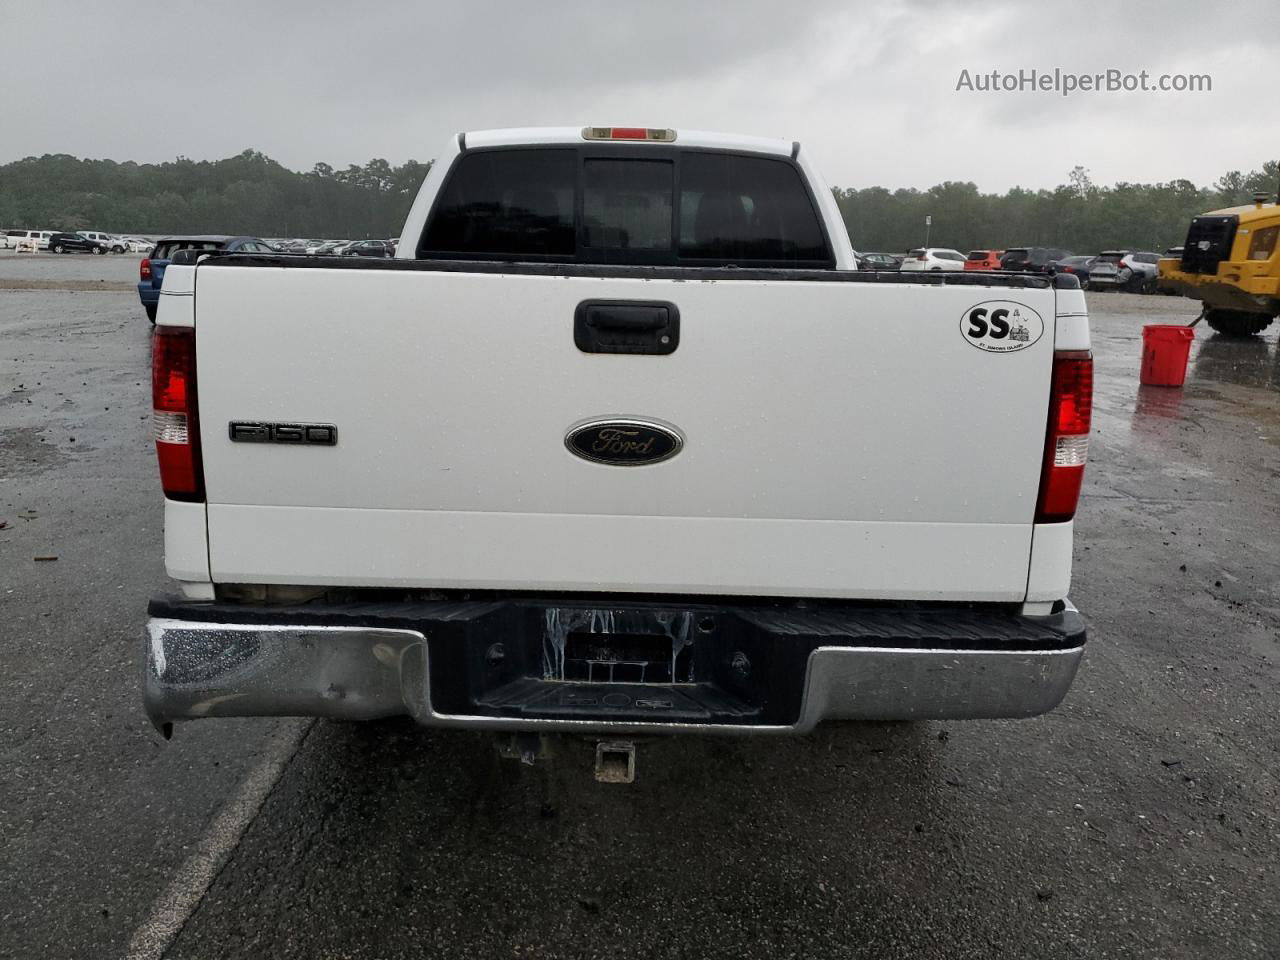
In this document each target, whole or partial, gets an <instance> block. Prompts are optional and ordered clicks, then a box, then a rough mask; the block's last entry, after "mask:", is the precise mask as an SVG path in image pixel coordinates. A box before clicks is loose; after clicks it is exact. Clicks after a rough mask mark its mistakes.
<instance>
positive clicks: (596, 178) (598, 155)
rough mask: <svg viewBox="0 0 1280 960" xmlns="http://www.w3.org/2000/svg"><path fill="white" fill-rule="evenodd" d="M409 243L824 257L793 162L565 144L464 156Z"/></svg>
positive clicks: (442, 253) (801, 260)
mask: <svg viewBox="0 0 1280 960" xmlns="http://www.w3.org/2000/svg"><path fill="white" fill-rule="evenodd" d="M418 254H419V256H427V257H449V256H456V257H461V258H466V257H471V256H474V257H479V258H497V259H503V258H510V259H521V258H523V259H534V260H538V259H555V260H578V261H581V262H586V263H610V264H627V263H631V264H663V263H666V264H678V263H689V264H691V265H692V264H697V265H708V264H710V263H715V264H739V265H761V264H763V265H777V266H790V265H793V264H795V265H803V266H830V263H831V254H830V251H829V249H828V246H827V240H826V236H825V234H824V233H823V230H822V224H821V221H820V219H819V216H818V213H817V210H816V209H815V207H814V205H813V202H812V201H811V199H810V197H809V193H808V190H807V189H806V187H805V184H804V181H803V179H802V178H801V176H800V173H799V172H798V170H797V169H796V168H795V167H794V166H793V165H792V164H791V163H790V162H787V161H783V160H775V159H772V158H768V157H758V156H747V155H742V154H731V153H713V152H703V151H697V152H695V151H692V150H690V151H666V152H664V153H662V154H660V155H657V156H655V155H653V154H649V155H646V156H636V155H626V154H624V153H619V152H618V151H617V150H616V148H615V149H613V150H600V151H597V152H593V151H592V150H591V149H580V148H574V147H567V148H558V147H555V148H540V149H522V148H512V149H501V150H486V151H476V152H474V153H469V154H465V155H463V156H462V157H461V158H460V159H459V160H458V161H457V163H456V164H455V167H454V169H453V170H452V171H451V172H450V174H449V177H448V179H447V180H446V182H445V185H444V188H443V191H442V193H441V196H440V198H439V200H437V202H436V206H435V209H434V210H433V211H432V214H431V219H430V222H429V223H428V224H427V227H426V230H425V232H424V235H423V238H422V242H421V244H420V245H419V248H418Z"/></svg>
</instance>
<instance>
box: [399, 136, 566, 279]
mask: <svg viewBox="0 0 1280 960" xmlns="http://www.w3.org/2000/svg"><path fill="white" fill-rule="evenodd" d="M577 165H578V164H577V154H576V153H575V151H573V150H567V149H566V150H494V151H485V152H480V153H472V154H468V155H467V156H464V157H463V158H462V159H461V160H460V161H458V165H457V169H456V170H454V171H453V173H452V175H451V176H450V178H449V183H448V185H447V187H446V188H445V193H444V195H443V196H442V197H441V198H440V201H439V203H438V205H437V208H436V212H435V214H434V215H433V216H432V218H431V223H430V225H429V226H428V228H427V234H426V236H425V237H424V238H423V243H422V248H423V250H424V251H426V252H431V253H436V254H441V253H456V254H481V255H486V256H553V257H554V256H559V257H565V256H572V255H573V253H574V246H575V244H574V226H573V201H574V183H575V180H576V179H577Z"/></svg>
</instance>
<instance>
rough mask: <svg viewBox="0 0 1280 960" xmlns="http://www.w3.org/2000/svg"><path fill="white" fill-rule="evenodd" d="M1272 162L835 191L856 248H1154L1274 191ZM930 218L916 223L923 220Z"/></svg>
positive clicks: (1279, 168)
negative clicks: (984, 184) (1192, 176)
mask: <svg viewBox="0 0 1280 960" xmlns="http://www.w3.org/2000/svg"><path fill="white" fill-rule="evenodd" d="M1277 187H1280V164H1278V163H1277V162H1276V161H1274V160H1272V161H1268V162H1267V163H1265V164H1263V167H1262V169H1261V170H1254V171H1251V172H1250V173H1242V172H1241V171H1239V170H1231V171H1229V172H1227V173H1225V174H1223V175H1222V176H1221V177H1219V178H1218V179H1217V180H1216V181H1214V183H1213V184H1212V185H1211V186H1209V187H1197V186H1196V185H1195V184H1193V183H1192V182H1191V181H1190V180H1173V181H1170V182H1168V183H1117V184H1115V185H1114V186H1110V187H1106V186H1098V185H1096V184H1094V183H1093V181H1092V180H1091V179H1090V177H1089V172H1088V171H1087V170H1086V169H1085V168H1083V167H1076V168H1074V169H1073V170H1071V171H1070V173H1069V174H1068V176H1067V182H1066V183H1063V184H1062V185H1060V186H1058V187H1055V188H1054V189H1052V190H1026V189H1023V188H1022V187H1014V188H1013V189H1011V190H1009V191H1007V192H1006V193H1003V194H997V193H982V192H980V191H979V190H978V187H977V185H975V184H973V183H963V182H956V181H947V182H946V183H940V184H938V185H937V186H935V187H930V188H929V189H928V190H915V189H910V190H894V191H889V190H886V189H885V188H884V187H864V188H862V189H857V188H840V187H836V188H835V191H834V192H835V196H836V203H837V204H839V206H840V212H841V213H842V214H843V215H844V221H845V224H846V225H847V226H848V228H849V237H850V238H851V239H852V240H853V245H854V247H855V248H856V249H858V250H865V251H870V250H883V251H888V252H901V251H904V250H909V249H911V248H912V247H920V246H924V245H925V238H926V235H927V236H928V242H929V244H930V245H932V246H935V247H954V248H956V249H957V250H961V251H968V250H983V249H989V250H994V249H1005V248H1008V247H1011V246H1041V247H1059V248H1061V249H1064V250H1069V251H1072V252H1075V253H1083V254H1092V253H1097V252H1099V251H1100V250H1108V249H1125V248H1127V249H1131V250H1154V251H1155V252H1157V253H1159V252H1161V251H1163V250H1165V249H1166V248H1168V247H1171V246H1176V245H1180V244H1181V243H1182V241H1183V239H1184V238H1185V237H1186V234H1187V224H1188V222H1189V221H1190V220H1191V218H1192V217H1194V216H1196V215H1197V214H1201V213H1205V212H1207V211H1209V210H1216V209H1220V208H1222V207H1230V206H1237V205H1240V204H1245V203H1249V202H1251V201H1252V199H1253V195H1254V193H1256V192H1266V193H1270V194H1271V195H1272V196H1274V195H1275V193H1276V190H1277ZM926 217H929V218H931V219H932V225H931V226H929V227H926V225H925V218H926Z"/></svg>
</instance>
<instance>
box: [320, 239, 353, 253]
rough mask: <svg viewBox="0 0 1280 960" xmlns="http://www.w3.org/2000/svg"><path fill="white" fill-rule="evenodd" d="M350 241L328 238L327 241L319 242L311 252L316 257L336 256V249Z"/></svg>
mask: <svg viewBox="0 0 1280 960" xmlns="http://www.w3.org/2000/svg"><path fill="white" fill-rule="evenodd" d="M350 242H351V241H350V240H330V241H328V242H327V243H322V244H320V246H318V247H316V248H315V250H313V251H311V252H312V253H314V254H315V255H316V256H318V257H331V256H336V255H337V253H338V251H339V250H341V249H342V248H343V247H345V246H346V245H347V244H348V243H350Z"/></svg>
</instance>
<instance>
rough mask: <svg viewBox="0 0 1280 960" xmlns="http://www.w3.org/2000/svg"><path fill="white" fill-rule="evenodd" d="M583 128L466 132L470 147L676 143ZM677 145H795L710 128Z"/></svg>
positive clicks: (768, 148) (686, 134)
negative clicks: (589, 135)
mask: <svg viewBox="0 0 1280 960" xmlns="http://www.w3.org/2000/svg"><path fill="white" fill-rule="evenodd" d="M583 129H584V128H583V127H511V128H509V129H505V130H469V131H467V132H466V133H464V134H462V138H463V142H464V143H465V144H466V148H467V149H468V150H470V149H471V148H473V147H510V146H521V145H525V144H548V143H563V144H580V143H605V142H607V143H620V144H634V145H636V146H639V147H648V146H655V145H656V146H672V145H673V144H672V143H671V142H664V141H656V140H655V141H647V140H610V141H601V140H591V141H588V140H586V139H585V138H584V137H583V136H582V131H583ZM675 134H676V139H675V141H674V146H677V147H712V148H716V149H720V150H748V151H751V152H752V153H773V154H778V155H779V156H784V157H789V156H791V153H792V151H793V150H794V148H795V144H794V142H793V141H791V140H775V139H772V138H769V137H748V136H743V135H741V134H735V133H712V132H708V131H706V130H677V131H675Z"/></svg>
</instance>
